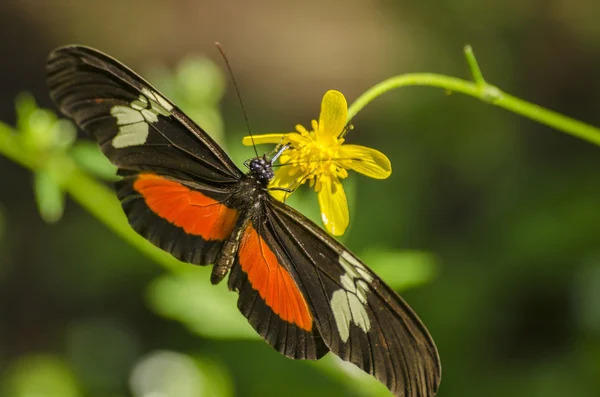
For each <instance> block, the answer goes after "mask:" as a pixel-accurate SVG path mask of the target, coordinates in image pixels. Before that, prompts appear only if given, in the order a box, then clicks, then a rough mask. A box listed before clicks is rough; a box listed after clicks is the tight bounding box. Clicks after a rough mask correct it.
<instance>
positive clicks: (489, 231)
mask: <svg viewBox="0 0 600 397" xmlns="http://www.w3.org/2000/svg"><path fill="white" fill-rule="evenodd" d="M599 18H600V2H598V1H594V0H547V1H526V2H523V1H517V0H509V1H469V0H441V1H440V0H438V1H431V0H429V1H420V2H409V1H376V0H346V1H330V0H320V1H314V0H305V1H288V2H279V1H275V0H270V1H269V0H264V1H230V2H222V1H216V0H213V1H191V0H188V1H168V0H160V1H140V0H135V1H129V2H123V1H117V0H110V1H102V2H92V1H77V2H75V1H66V0H55V1H51V2H50V1H48V2H41V1H39V2H38V1H33V0H30V1H25V0H24V1H6V0H4V1H3V2H2V3H0V37H2V40H1V41H0V54H1V58H0V87H1V89H0V117H1V118H0V119H1V120H2V121H5V122H7V123H9V124H14V122H15V113H14V99H15V97H16V95H17V94H18V93H19V92H21V91H29V92H31V93H32V94H33V95H34V96H35V98H36V100H37V101H38V103H39V104H40V105H41V106H43V107H48V108H52V109H54V108H53V107H52V104H51V102H50V100H49V97H48V93H47V90H46V88H45V81H44V79H45V77H44V65H45V59H46V56H47V54H48V52H49V51H50V50H52V49H53V48H54V47H56V46H58V45H62V44H69V43H80V44H87V45H91V46H94V47H97V48H99V49H101V50H103V51H105V52H107V53H109V54H111V55H113V56H115V57H117V58H118V59H120V60H122V61H123V62H125V63H127V64H128V65H129V66H131V67H133V68H134V69H135V70H138V71H140V72H141V73H142V74H144V75H145V76H150V75H151V73H150V72H145V71H148V70H150V69H151V65H154V64H156V63H157V62H160V63H162V64H164V65H166V66H168V67H170V68H172V67H174V66H175V65H176V64H177V63H178V62H179V61H180V60H181V59H183V58H184V57H185V56H186V55H188V54H201V55H205V56H206V57H208V58H210V59H212V60H214V61H215V62H216V64H217V65H218V66H219V67H220V68H222V67H223V62H222V61H221V60H220V58H219V55H218V52H217V50H216V49H215V48H214V46H213V43H214V42H215V41H220V42H221V43H222V44H223V45H224V46H225V49H226V51H227V53H228V55H229V58H230V61H231V63H232V65H233V68H234V71H235V75H236V78H237V80H238V82H239V84H240V89H241V91H242V95H243V97H244V102H245V106H246V109H247V112H248V115H249V118H250V121H251V125H252V128H253V130H254V131H255V132H258V133H263V132H278V131H291V130H293V128H294V125H295V124H297V123H301V124H303V125H305V126H308V125H309V122H310V119H312V118H316V117H318V109H319V104H320V100H321V97H322V95H323V93H324V92H325V91H327V90H328V89H337V90H340V91H341V92H343V93H344V94H345V95H346V97H347V98H348V101H349V102H352V101H353V100H354V99H355V98H356V97H357V96H358V95H360V94H361V93H362V92H364V91H365V90H366V89H367V88H368V87H370V86H372V85H373V84H375V83H377V82H379V81H381V80H383V79H385V78H387V77H391V76H393V75H397V74H402V73H408V72H437V73H444V74H448V75H455V76H458V77H462V78H467V79H468V78H469V73H468V69H467V67H466V65H465V62H464V57H463V55H462V52H461V51H462V47H463V45H464V44H467V43H469V44H471V45H472V46H473V47H474V49H475V53H476V55H477V57H478V59H479V62H480V65H481V67H482V69H483V73H484V76H485V77H486V79H487V80H488V81H489V82H491V83H493V84H496V85H498V86H499V87H500V88H502V89H503V90H505V91H506V92H509V93H511V94H514V95H516V96H518V97H520V98H523V99H526V100H529V101H531V102H534V103H537V104H539V105H541V106H544V107H548V108H550V109H553V110H556V111H558V112H561V113H563V114H566V115H569V116H572V117H575V118H577V119H580V120H582V121H585V122H587V123H590V124H592V125H596V126H600V79H599V70H600V23H598V21H599ZM225 79H226V81H228V83H227V84H228V87H227V91H226V94H225V97H224V99H223V101H222V102H221V105H220V108H219V109H220V110H221V111H222V114H221V115H222V117H223V122H224V131H225V139H224V142H225V143H226V144H227V146H228V148H229V150H230V152H231V153H233V154H234V157H235V158H236V161H241V160H243V159H244V158H247V157H250V156H251V155H252V151H251V149H249V148H245V149H244V148H242V147H241V143H240V138H241V136H242V135H244V134H245V133H246V127H245V125H244V122H243V116H242V113H241V110H240V108H239V105H238V103H237V99H236V97H235V93H234V91H233V89H232V88H231V84H229V79H228V78H227V77H225ZM157 84H158V83H157ZM191 88H192V89H193V88H194V87H191ZM198 89H200V90H201V89H202V88H201V87H198ZM174 99H175V100H176V101H177V98H174ZM354 124H355V130H354V131H352V132H351V135H350V136H349V139H348V141H349V142H350V143H359V144H363V145H367V146H370V147H374V148H377V149H379V150H381V151H383V152H384V153H385V154H386V155H387V156H388V157H389V158H390V160H391V161H392V166H393V173H392V175H391V177H390V178H389V179H388V180H385V181H375V180H370V179H367V178H365V177H360V176H356V175H354V176H353V177H352V178H351V179H352V180H350V181H349V182H350V183H351V184H353V185H352V186H354V187H355V191H356V193H355V194H353V196H352V197H353V200H354V205H353V207H352V208H351V210H352V212H351V225H350V229H349V231H348V233H347V235H346V236H345V237H344V242H345V244H346V245H347V246H348V247H349V248H350V249H352V250H353V251H355V252H357V253H358V254H359V255H360V256H363V257H364V258H365V260H366V261H367V263H369V264H370V265H372V266H373V268H374V269H376V270H377V268H378V264H377V263H373V262H372V261H369V260H368V259H367V258H368V257H371V258H376V257H377V255H378V254H381V253H383V254H382V255H387V254H386V253H389V252H393V253H395V255H399V256H401V257H403V258H405V259H406V261H405V262H406V264H405V265H406V266H405V267H406V269H407V272H409V273H407V276H406V277H412V276H414V274H413V275H412V276H411V274H412V273H410V272H413V273H415V274H419V271H422V269H421V268H420V267H419V266H424V267H426V269H429V270H427V271H425V273H426V274H425V275H424V276H423V277H422V280H421V281H420V282H415V283H413V288H409V289H407V290H405V291H404V292H403V296H404V297H405V298H406V299H407V301H408V302H409V303H410V304H411V306H412V307H413V308H414V309H415V311H416V312H417V313H419V315H420V317H421V318H422V319H423V321H424V322H425V323H426V324H427V326H428V328H429V330H430V332H431V334H432V335H433V337H434V339H435V341H436V343H437V345H438V347H439V351H440V356H441V359H442V365H443V380H442V384H441V388H440V392H439V395H440V396H460V397H468V396H490V397H492V396H544V397H552V396H567V395H568V396H582V397H585V396H597V395H598V393H599V392H598V390H600V243H599V242H600V211H599V209H600V206H599V204H600V183H599V181H600V158H599V154H600V148H598V147H597V146H594V145H592V144H590V143H587V142H584V141H581V140H578V139H576V138H573V137H571V136H568V135H566V134H563V133H561V132H558V131H556V130H552V129H550V128H548V127H545V126H543V125H540V124H537V123H535V122H533V121H530V120H527V119H524V118H521V117H520V116H517V115H515V114H512V113H509V112H506V111H504V110H501V109H498V108H495V107H492V106H489V105H486V104H484V103H482V102H478V101H476V100H475V99H472V98H468V97H464V96H461V95H459V94H452V95H447V94H446V93H444V92H443V91H442V90H439V89H432V88H425V87H423V88H406V89H402V90H396V91H392V92H391V93H388V94H386V95H384V96H383V97H381V98H380V99H377V100H376V101H375V102H373V103H372V104H370V105H369V106H368V107H367V108H365V109H364V110H363V111H362V112H361V113H360V114H359V115H358V116H357V117H356V118H355V119H354ZM81 137H82V138H83V135H81ZM259 149H261V148H259ZM0 180H1V181H2V188H1V189H0V390H2V391H1V392H0V395H2V396H7V397H25V396H31V395H34V394H32V393H33V391H35V392H37V393H38V394H35V395H36V396H37V395H40V396H42V395H43V396H50V397H54V396H57V397H71V396H73V397H76V396H94V397H95V396H98V397H105V396H106V397H108V396H110V397H117V396H129V395H134V396H136V397H140V396H150V395H151V393H152V392H157V390H162V391H163V393H164V394H160V395H161V396H162V395H165V396H176V397H187V396H200V395H207V396H233V395H237V396H279V395H297V396H304V395H307V396H308V395H310V396H338V395H340V396H341V395H343V396H373V395H386V394H385V390H384V389H382V388H381V387H379V386H378V385H377V383H376V382H371V381H370V379H369V378H368V377H367V378H366V379H365V377H361V376H360V375H357V374H356V372H355V371H352V370H351V368H350V369H349V368H348V367H346V366H345V367H343V369H341V370H340V369H339V368H340V365H339V363H338V362H337V361H335V360H333V359H331V358H328V359H327V360H325V362H324V363H321V362H319V363H316V364H315V363H304V362H294V361H292V360H288V359H286V358H284V357H282V356H280V355H278V354H277V353H276V352H275V351H274V350H273V349H271V348H270V347H269V346H268V345H267V344H265V343H264V342H262V341H260V340H258V339H255V338H254V335H253V334H252V333H251V332H250V333H248V334H246V331H247V330H246V329H243V330H241V329H240V331H239V332H238V331H232V332H231V334H230V335H227V332H225V331H220V329H219V328H218V327H219V326H221V328H226V327H225V326H224V325H225V323H226V322H225V317H226V316H230V315H231V314H232V313H233V312H234V311H235V310H236V309H235V295H234V294H232V293H229V294H228V293H226V292H225V290H226V287H225V285H220V286H218V287H209V280H208V276H207V273H206V272H204V271H196V269H191V270H189V269H188V268H190V267H191V266H189V265H184V264H181V265H180V267H181V268H177V269H171V270H166V269H165V268H163V267H161V266H159V265H157V264H156V263H155V262H154V261H152V260H151V259H149V258H148V257H145V256H142V254H140V253H139V252H138V251H137V250H135V249H134V248H132V247H131V246H129V245H128V244H127V243H126V242H124V241H123V240H121V239H120V238H119V237H117V236H116V235H114V234H113V233H112V232H111V231H109V230H108V229H107V228H106V227H105V226H104V225H103V224H101V223H100V222H99V221H98V220H97V219H95V218H93V217H92V216H91V215H90V214H89V213H87V212H85V211H84V210H83V209H81V208H80V207H79V206H78V205H77V204H76V203H74V202H71V201H68V202H67V208H66V210H65V214H64V216H63V218H62V219H61V220H60V221H59V222H58V223H55V224H48V223H45V222H43V221H42V220H41V219H40V216H39V213H38V211H37V208H36V204H35V200H34V195H33V192H32V187H31V181H32V175H31V172H30V171H28V170H26V169H24V168H21V167H20V166H18V165H16V164H15V163H13V162H11V161H10V160H8V159H6V158H4V157H2V158H0ZM304 193H305V194H304V195H303V196H302V193H297V194H298V195H301V197H303V198H305V199H306V200H312V199H314V197H313V193H311V192H310V191H309V190H307V189H305V192H304ZM390 255H391V254H390ZM380 257H381V255H380ZM402 269H404V267H398V271H396V272H394V275H393V276H392V277H396V278H400V279H402V277H403V272H402ZM420 269H421V270H420ZM388 273H389V272H388ZM386 274H387V273H386ZM384 278H385V277H384ZM386 280H387V279H386ZM399 283H401V282H399ZM416 284H418V285H416ZM208 288H210V289H211V291H212V290H215V289H216V290H218V291H221V292H222V294H223V295H226V298H225V299H226V301H227V304H223V305H221V304H220V301H216V300H215V301H213V299H212V298H210V297H211V295H210V294H211V293H214V291H213V292H206V293H205V292H203V291H204V290H205V289H208ZM218 293H219V292H217V294H218ZM227 318H229V317H227ZM231 318H232V320H231V321H232V322H233V323H235V324H236V325H235V327H238V326H240V327H242V326H243V324H242V325H240V322H239V320H240V319H241V320H243V321H245V320H244V319H243V316H241V314H238V313H235V316H232V317H231ZM202 320H203V322H202ZM195 321H200V322H201V323H203V324H204V326H203V328H202V327H200V328H201V329H198V328H197V327H195V326H194V324H195ZM227 321H229V320H227ZM207 327H208V328H207ZM211 327H212V328H211ZM215 327H216V328H215ZM235 329H237V328H235ZM222 332H225V333H224V334H222ZM348 371H350V372H348ZM355 376H358V378H357V379H358V380H356V379H355ZM156 395H158V394H156Z"/></svg>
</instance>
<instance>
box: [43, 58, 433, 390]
mask: <svg viewBox="0 0 600 397" xmlns="http://www.w3.org/2000/svg"><path fill="white" fill-rule="evenodd" d="M47 80H48V86H49V89H50V94H51V97H52V99H53V100H54V101H55V103H56V104H57V106H58V108H59V109H60V110H61V112H62V113H64V114H65V115H67V116H68V117H70V118H72V119H73V120H74V121H75V122H76V123H77V125H78V126H79V127H80V128H81V129H82V130H84V131H86V132H87V133H88V134H89V135H91V136H92V137H93V138H94V139H95V140H96V141H97V142H98V144H99V146H100V148H101V149H102V151H103V152H104V154H105V155H106V156H107V157H108V158H109V160H110V161H111V162H112V163H113V164H115V165H116V166H117V167H118V169H119V171H118V172H119V175H120V176H121V177H122V179H121V180H120V181H119V182H117V186H116V187H117V197H118V198H119V200H120V201H121V203H122V207H123V210H124V212H125V214H126V215H127V219H128V221H129V224H130V225H131V227H132V228H133V229H134V230H135V231H136V232H137V233H139V234H140V235H142V236H143V237H145V238H146V239H147V240H148V241H150V242H151V243H152V244H154V245H156V246H158V247H160V248H161V249H163V250H165V251H167V252H169V253H170V254H171V255H173V256H174V257H175V258H177V259H179V260H181V261H183V262H188V263H192V264H195V265H200V266H205V265H210V264H213V265H214V266H213V269H212V274H211V282H212V283H213V284H216V283H219V282H220V281H221V280H223V279H224V278H225V277H227V275H228V279H227V285H228V287H229V289H231V290H233V291H237V292H238V293H239V297H238V308H239V310H240V311H241V313H242V314H243V315H244V316H245V317H246V318H247V319H248V322H249V323H250V325H252V327H253V328H254V329H255V330H256V331H257V333H258V334H259V335H260V336H261V337H262V338H263V339H264V340H265V341H266V342H267V343H269V344H270V345H271V346H272V347H273V348H275V349H276V350H277V351H278V352H280V353H281V354H284V355H286V356H288V357H290V358H294V359H319V358H320V357H322V356H323V355H325V354H326V353H327V352H329V351H331V352H333V353H335V354H336V355H338V356H339V357H340V358H341V359H343V360H345V361H349V362H352V363H354V364H355V365H357V366H358V367H359V368H361V369H362V370H364V371H365V372H367V373H370V374H372V375H373V376H375V377H376V378H377V379H378V380H379V381H380V382H382V383H383V384H384V385H386V386H387V387H388V389H389V390H390V391H391V392H392V393H393V394H394V395H395V396H403V397H429V396H433V395H435V393H436V392H437V389H438V385H439V382H440V377H441V367H440V362H439V357H438V353H437V349H436V347H435V344H434V342H433V340H432V338H431V336H430V335H429V333H428V331H427V329H426V328H425V326H424V325H423V324H422V322H421V321H420V320H419V318H418V317H417V315H416V314H415V313H414V312H413V311H412V309H411V308H410V307H409V306H408V305H407V304H406V303H405V302H404V301H403V300H402V298H401V297H400V296H399V295H398V294H397V293H396V292H395V291H394V290H392V289H391V288H390V287H389V286H387V285H386V284H385V283H384V282H383V281H382V280H381V279H380V278H379V277H378V276H377V275H376V274H375V273H374V272H373V271H371V270H370V269H369V268H368V267H367V266H366V265H365V264H364V263H363V262H362V261H361V260H360V259H359V258H358V257H357V256H356V255H354V254H353V253H351V252H350V251H349V250H348V249H347V248H346V247H344V246H343V245H341V244H340V243H339V242H338V241H337V240H335V239H334V238H332V237H331V236H330V235H328V234H327V233H326V232H325V231H323V230H322V229H321V228H320V227H319V226H317V225H316V224H314V223H313V222H311V221H310V220H308V219H307V218H306V217H304V216H303V215H302V214H300V213H299V212H298V211H296V210H294V209H293V208H291V207H289V206H288V205H286V204H285V203H282V202H279V201H277V200H276V199H274V198H273V197H272V196H271V195H270V193H269V190H268V183H269V181H270V180H271V179H272V178H273V170H272V162H273V161H274V160H275V159H276V158H277V157H278V156H279V155H280V154H281V151H280V152H279V153H277V154H276V155H275V156H273V158H272V159H267V158H266V157H264V156H263V157H258V156H257V157H256V158H253V159H251V160H249V161H248V162H246V165H247V167H248V169H249V170H248V172H247V173H243V172H242V171H241V170H240V169H239V168H238V167H236V166H235V164H234V163H233V162H232V161H231V159H230V158H229V157H228V156H227V154H226V153H225V152H224V151H223V149H222V148H221V147H220V146H219V145H217V144H216V143H215V142H214V141H213V140H212V139H211V138H210V136H209V135H208V134H207V133H206V132H205V131H204V130H202V128H200V127H199V126H198V125H196V124H195V123H194V122H193V121H192V120H190V119H189V118H188V117H187V116H186V115H185V114H184V113H183V112H182V111H181V110H179V109H178V108H177V107H176V106H175V105H174V104H173V103H171V102H170V101H169V100H168V99H166V98H165V97H164V96H162V94H160V93H159V92H158V91H157V90H156V89H154V88H153V87H152V86H151V85H150V84H148V83H147V82H146V81H145V80H143V79H142V78H141V77H140V76H138V75H137V74H136V73H134V72H133V71H131V70H130V69H128V68H127V67H126V66H124V65H122V64H121V63H119V62H118V61H116V60H115V59H113V58H111V57H109V56H107V55H105V54H103V53H101V52H99V51H97V50H94V49H92V48H89V47H84V46H66V47H62V48H59V49H57V50H55V51H54V52H52V53H51V54H50V56H49V59H48V64H47ZM282 150H285V147H284V148H282Z"/></svg>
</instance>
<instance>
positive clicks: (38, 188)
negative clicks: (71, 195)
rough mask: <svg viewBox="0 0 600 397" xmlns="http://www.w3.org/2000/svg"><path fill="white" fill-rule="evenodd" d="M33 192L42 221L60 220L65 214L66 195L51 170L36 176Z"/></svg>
mask: <svg viewBox="0 0 600 397" xmlns="http://www.w3.org/2000/svg"><path fill="white" fill-rule="evenodd" d="M33 191H34V194H35V200H36V203H37V206H38V210H39V211H40V216H41V217H42V219H43V220H44V221H46V222H48V223H54V222H57V221H58V220H60V218H61V217H62V214H63V212H64V206H65V194H64V192H63V190H62V189H61V187H60V184H59V182H58V181H57V180H56V178H55V176H54V174H53V173H52V172H51V171H50V170H49V168H42V169H41V170H39V171H38V172H36V173H35V174H34V179H33Z"/></svg>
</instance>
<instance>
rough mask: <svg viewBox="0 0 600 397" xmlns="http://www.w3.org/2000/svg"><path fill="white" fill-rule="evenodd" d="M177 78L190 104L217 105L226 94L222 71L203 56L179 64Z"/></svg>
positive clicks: (178, 86) (180, 88)
mask: <svg viewBox="0 0 600 397" xmlns="http://www.w3.org/2000/svg"><path fill="white" fill-rule="evenodd" d="M175 78H176V82H177V88H178V89H179V91H180V93H181V95H182V96H184V97H185V100H186V101H188V102H190V103H196V104H200V103H204V104H205V106H206V105H215V104H217V103H218V102H219V100H220V99H221V98H222V97H223V94H224V92H225V81H224V78H223V74H222V73H221V70H220V69H219V68H218V67H217V66H216V65H215V64H214V62H212V61H211V60H209V59H207V58H204V57H202V56H197V55H195V56H194V55H192V56H188V57H186V58H184V59H183V60H182V61H181V62H179V64H178V65H177V69H176V71H175Z"/></svg>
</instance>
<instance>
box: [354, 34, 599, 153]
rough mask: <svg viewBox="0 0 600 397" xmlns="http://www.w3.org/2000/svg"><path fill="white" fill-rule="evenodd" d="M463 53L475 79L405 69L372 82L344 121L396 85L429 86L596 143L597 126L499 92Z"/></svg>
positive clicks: (468, 52)
mask: <svg viewBox="0 0 600 397" xmlns="http://www.w3.org/2000/svg"><path fill="white" fill-rule="evenodd" d="M465 55H466V57H467V62H468V64H469V68H470V69H471V73H472V75H473V79H474V80H475V83H472V82H470V81H466V80H462V79H458V78H456V77H449V76H444V75H440V74H433V73H409V74H404V75H400V76H396V77H392V78H389V79H387V80H384V81H382V82H381V83H379V84H376V85H374V86H373V87H371V88H370V89H368V90H367V91H366V92H365V93H363V94H362V95H361V96H359V97H358V98H357V99H356V100H355V101H354V103H353V104H352V105H350V107H349V109H348V122H350V121H351V120H352V119H353V118H354V116H356V114H357V113H358V112H359V111H361V110H362V109H363V108H364V107H365V106H366V105H367V104H368V103H370V102H371V101H372V100H374V99H375V98H377V97H378V96H380V95H381V94H384V93H386V92H388V91H390V90H393V89H395V88H400V87H407V86H429V87H439V88H443V89H445V90H449V91H452V92H459V93H461V94H465V95H470V96H472V97H475V98H478V99H480V100H482V101H484V102H487V103H490V104H492V105H495V106H498V107H501V108H504V109H507V110H510V111H511V112H514V113H517V114H520V115H521V116H524V117H527V118H530V119H532V120H535V121H538V122H540V123H542V124H545V125H547V126H549V127H552V128H555V129H557V130H559V131H562V132H565V133H567V134H571V135H573V136H576V137H578V138H581V139H583V140H586V141H588V142H591V143H594V144H596V145H598V146H600V129H598V128H596V127H593V126H591V125H589V124H586V123H582V122H581V121H578V120H575V119H572V118H570V117H567V116H563V115H562V114H559V113H556V112H554V111H552V110H548V109H545V108H543V107H541V106H538V105H535V104H533V103H530V102H527V101H524V100H522V99H519V98H516V97H514V96H512V95H509V94H506V93H505V92H502V91H501V90H500V89H499V88H498V87H495V86H493V85H491V84H488V83H486V82H485V80H484V79H483V75H482V74H481V71H480V69H479V66H478V64H477V61H476V59H475V56H474V55H473V52H472V50H471V47H469V46H467V47H465Z"/></svg>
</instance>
